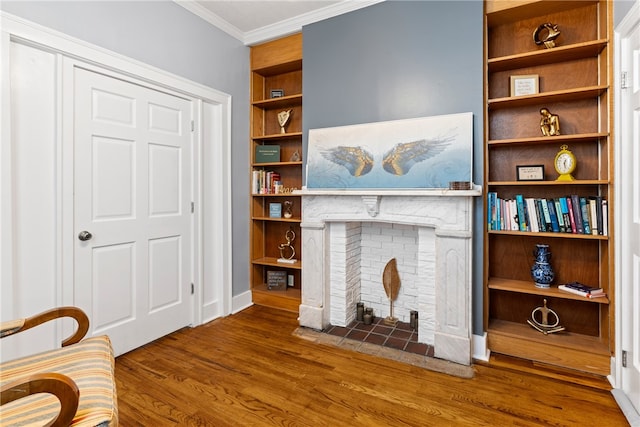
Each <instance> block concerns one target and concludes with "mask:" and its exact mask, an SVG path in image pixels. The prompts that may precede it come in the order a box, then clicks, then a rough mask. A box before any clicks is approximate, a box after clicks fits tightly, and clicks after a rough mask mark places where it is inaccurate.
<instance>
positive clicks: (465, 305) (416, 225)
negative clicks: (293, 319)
mask: <svg viewBox="0 0 640 427" xmlns="http://www.w3.org/2000/svg"><path fill="white" fill-rule="evenodd" d="M301 193H302V212H303V216H302V224H301V227H302V266H303V270H302V271H303V273H302V301H301V305H300V317H299V321H300V325H301V326H304V327H309V328H313V329H316V330H322V329H325V328H326V327H328V326H329V325H334V326H346V325H348V324H349V323H350V322H351V321H352V320H353V319H354V317H355V314H356V303H357V302H359V301H361V300H362V301H363V302H365V304H366V305H368V306H371V307H373V308H374V312H375V315H376V316H380V317H385V316H388V315H389V302H388V300H387V299H386V298H385V296H384V290H383V288H382V282H381V272H382V268H383V267H384V264H386V262H387V261H389V259H391V258H394V257H395V258H396V259H397V260H398V270H399V272H400V276H401V279H402V286H401V289H400V296H399V297H398V299H397V300H396V303H395V305H394V315H395V316H396V317H398V318H399V319H400V320H401V321H404V322H408V320H409V312H410V311H411V310H416V311H418V341H419V342H421V343H425V344H429V345H431V346H433V347H434V355H435V357H438V358H441V359H445V360H449V361H453V362H456V363H460V364H464V365H469V364H470V363H471V352H472V348H471V333H472V331H471V277H472V274H471V262H472V255H471V254H472V220H473V198H474V197H477V196H479V195H480V194H481V191H480V188H479V187H474V188H473V189H472V190H444V189H433V190H400V191H391V190H363V191H352V190H310V189H304V190H302V192H301ZM372 253H373V255H372ZM378 273H380V274H378ZM376 276H377V277H376Z"/></svg>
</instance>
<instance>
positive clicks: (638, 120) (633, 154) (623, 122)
mask: <svg viewBox="0 0 640 427" xmlns="http://www.w3.org/2000/svg"><path fill="white" fill-rule="evenodd" d="M621 27H622V28H621V31H622V37H621V40H620V55H619V56H620V68H621V71H622V73H624V74H623V75H624V76H625V82H624V84H622V85H621V86H622V88H621V89H620V113H619V114H620V116H621V117H620V128H619V129H618V132H619V134H620V136H619V141H620V148H619V149H620V155H619V157H618V159H619V163H620V164H619V171H620V172H619V174H620V175H619V178H620V179H619V181H618V185H619V186H620V194H619V196H618V201H617V205H618V206H619V209H620V210H621V214H620V219H621V221H620V226H619V227H618V228H617V233H616V234H617V235H619V236H620V246H619V248H620V253H619V254H618V259H619V260H620V272H621V274H620V277H619V279H618V280H619V283H620V286H619V289H620V295H619V296H617V297H616V301H619V303H618V304H620V308H619V310H620V319H621V321H620V326H619V328H620V332H621V334H620V335H621V343H620V344H619V346H620V348H621V350H622V363H621V364H622V372H621V385H620V388H621V389H622V390H623V391H624V393H625V394H626V396H627V397H628V399H629V401H630V402H631V405H633V407H634V408H635V411H636V414H640V309H639V307H640V167H639V165H640V3H638V4H636V5H635V7H634V8H633V9H632V12H630V13H629V15H628V16H627V17H626V18H625V20H624V21H623V23H622V24H621ZM635 421H639V422H640V418H636V419H635ZM632 424H633V423H632ZM633 425H636V424H633Z"/></svg>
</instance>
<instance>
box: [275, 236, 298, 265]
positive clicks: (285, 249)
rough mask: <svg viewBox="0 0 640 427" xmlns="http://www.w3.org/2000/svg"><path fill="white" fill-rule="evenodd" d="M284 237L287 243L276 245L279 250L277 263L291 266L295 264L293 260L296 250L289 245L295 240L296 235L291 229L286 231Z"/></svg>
mask: <svg viewBox="0 0 640 427" xmlns="http://www.w3.org/2000/svg"><path fill="white" fill-rule="evenodd" d="M284 237H285V239H287V243H281V244H280V245H278V249H280V258H278V262H284V263H288V264H293V263H295V262H296V260H295V259H294V258H293V257H294V256H296V250H295V249H294V248H293V245H292V244H291V243H292V242H293V241H294V240H295V239H296V233H295V232H294V231H293V228H290V229H289V230H287V232H286V233H285V235H284Z"/></svg>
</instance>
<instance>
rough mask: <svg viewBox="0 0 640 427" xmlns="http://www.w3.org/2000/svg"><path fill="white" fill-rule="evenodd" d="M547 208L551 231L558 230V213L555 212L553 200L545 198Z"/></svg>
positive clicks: (556, 231)
mask: <svg viewBox="0 0 640 427" xmlns="http://www.w3.org/2000/svg"><path fill="white" fill-rule="evenodd" d="M546 202H547V208H548V210H549V218H551V231H553V232H555V233H558V232H560V224H559V223H558V215H557V214H556V205H555V202H554V201H553V200H551V199H549V200H547V201H546Z"/></svg>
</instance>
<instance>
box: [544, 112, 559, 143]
mask: <svg viewBox="0 0 640 427" xmlns="http://www.w3.org/2000/svg"><path fill="white" fill-rule="evenodd" d="M540 115H541V116H542V117H541V118H540V130H541V131H542V134H543V135H544V136H556V135H560V118H559V117H558V115H557V114H551V111H549V110H548V109H546V108H541V109H540Z"/></svg>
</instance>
